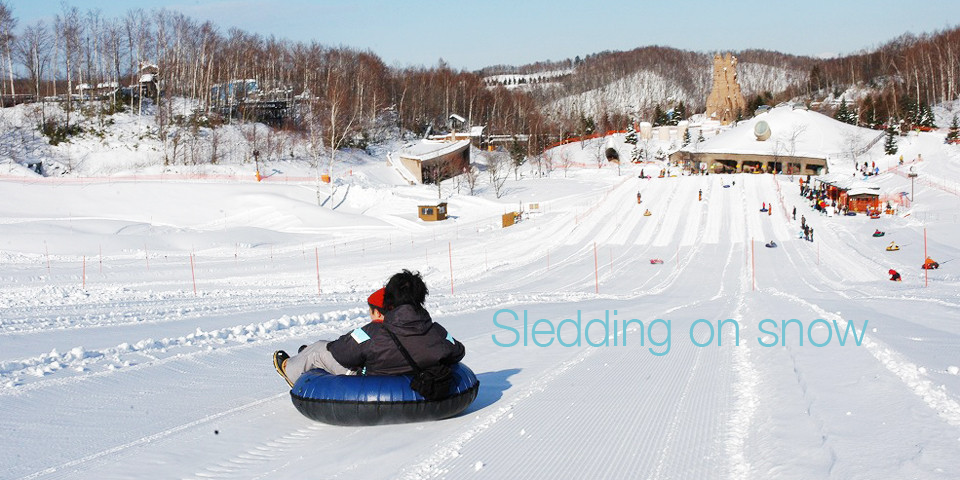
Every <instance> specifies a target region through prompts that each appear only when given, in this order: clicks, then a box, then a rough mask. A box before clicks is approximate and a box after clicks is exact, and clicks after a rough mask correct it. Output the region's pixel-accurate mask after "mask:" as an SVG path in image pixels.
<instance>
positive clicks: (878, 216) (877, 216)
mask: <svg viewBox="0 0 960 480" xmlns="http://www.w3.org/2000/svg"><path fill="white" fill-rule="evenodd" d="M870 218H872V219H874V220H876V219H878V218H880V215H870Z"/></svg>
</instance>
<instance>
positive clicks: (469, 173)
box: [463, 165, 480, 196]
mask: <svg viewBox="0 0 960 480" xmlns="http://www.w3.org/2000/svg"><path fill="white" fill-rule="evenodd" d="M463 177H464V180H466V182H467V187H468V188H469V189H470V196H473V195H474V194H475V193H476V190H477V179H478V178H480V169H478V168H477V167H476V165H468V166H467V168H465V169H464V170H463Z"/></svg>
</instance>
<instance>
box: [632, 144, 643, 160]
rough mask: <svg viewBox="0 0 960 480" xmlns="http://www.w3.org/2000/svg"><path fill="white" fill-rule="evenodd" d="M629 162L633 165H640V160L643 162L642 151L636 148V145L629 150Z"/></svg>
mask: <svg viewBox="0 0 960 480" xmlns="http://www.w3.org/2000/svg"><path fill="white" fill-rule="evenodd" d="M630 160H631V161H633V163H640V160H643V151H642V150H640V149H639V148H637V146H636V145H634V146H633V148H632V149H630Z"/></svg>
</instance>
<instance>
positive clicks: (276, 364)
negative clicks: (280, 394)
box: [273, 350, 293, 388]
mask: <svg viewBox="0 0 960 480" xmlns="http://www.w3.org/2000/svg"><path fill="white" fill-rule="evenodd" d="M289 358H290V355H287V352H284V351H283V350H277V351H276V352H273V368H276V369H277V373H279V374H280V376H281V377H283V379H284V380H286V381H287V385H290V388H293V382H291V381H290V378H288V377H287V372H285V371H284V367H286V366H287V360H288V359H289Z"/></svg>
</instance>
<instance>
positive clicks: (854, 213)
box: [847, 212, 857, 217]
mask: <svg viewBox="0 0 960 480" xmlns="http://www.w3.org/2000/svg"><path fill="white" fill-rule="evenodd" d="M847 216H848V217H856V216H857V212H847Z"/></svg>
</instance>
